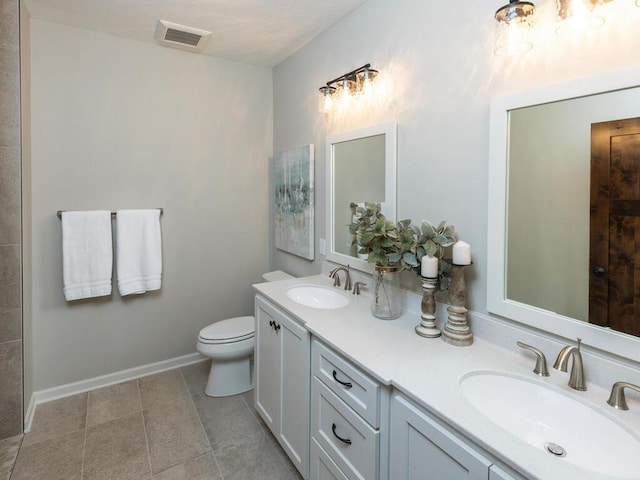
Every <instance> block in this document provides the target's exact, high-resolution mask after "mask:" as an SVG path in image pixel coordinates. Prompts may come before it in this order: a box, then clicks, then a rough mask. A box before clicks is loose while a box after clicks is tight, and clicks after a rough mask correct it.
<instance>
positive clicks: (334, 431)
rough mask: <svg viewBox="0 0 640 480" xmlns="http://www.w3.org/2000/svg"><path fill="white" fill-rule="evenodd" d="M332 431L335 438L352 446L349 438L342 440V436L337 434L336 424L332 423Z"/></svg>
mask: <svg viewBox="0 0 640 480" xmlns="http://www.w3.org/2000/svg"><path fill="white" fill-rule="evenodd" d="M331 431H332V432H333V435H334V437H336V438H337V439H338V440H340V441H341V442H342V443H345V444H347V445H351V440H349V439H348V438H342V437H341V436H340V435H338V434H337V433H336V424H335V423H332V424H331Z"/></svg>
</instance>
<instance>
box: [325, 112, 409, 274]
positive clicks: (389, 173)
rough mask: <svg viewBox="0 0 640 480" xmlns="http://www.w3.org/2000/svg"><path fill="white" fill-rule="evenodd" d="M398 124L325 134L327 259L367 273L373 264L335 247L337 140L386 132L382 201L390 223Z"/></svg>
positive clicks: (394, 214)
mask: <svg viewBox="0 0 640 480" xmlns="http://www.w3.org/2000/svg"><path fill="white" fill-rule="evenodd" d="M396 131H397V125H396V123H395V122H387V123H382V124H379V125H373V126H371V127H367V128H361V129H359V130H353V131H350V132H344V133H334V134H330V135H327V150H326V152H327V177H326V178H327V179H326V184H327V225H326V230H327V244H328V245H327V253H326V258H327V260H329V261H331V262H335V263H339V264H341V265H349V266H350V267H351V268H355V269H356V270H360V271H363V272H367V273H373V265H372V264H370V263H368V262H366V261H365V260H362V259H360V258H356V257H351V256H349V255H345V254H343V253H338V252H336V251H335V248H334V238H333V236H334V235H333V234H334V228H333V222H334V212H333V210H334V198H333V192H334V189H335V180H334V178H333V173H334V161H335V155H334V153H335V148H334V145H335V144H336V143H342V142H347V141H350V140H358V139H360V138H366V137H373V136H375V135H385V162H384V165H385V167H384V170H385V171H384V175H385V180H384V193H385V202H384V205H383V210H382V211H383V213H384V215H385V216H386V217H387V218H388V219H389V220H392V221H393V222H395V221H396V214H397V212H396V164H397V146H396V145H397V138H396V137H397V133H396Z"/></svg>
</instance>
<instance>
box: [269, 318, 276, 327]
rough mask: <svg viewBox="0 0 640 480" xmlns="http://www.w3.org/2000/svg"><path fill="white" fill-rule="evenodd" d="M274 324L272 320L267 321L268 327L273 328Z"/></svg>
mask: <svg viewBox="0 0 640 480" xmlns="http://www.w3.org/2000/svg"><path fill="white" fill-rule="evenodd" d="M275 324H276V322H274V321H273V320H269V326H270V327H271V328H273V326H274V325H275Z"/></svg>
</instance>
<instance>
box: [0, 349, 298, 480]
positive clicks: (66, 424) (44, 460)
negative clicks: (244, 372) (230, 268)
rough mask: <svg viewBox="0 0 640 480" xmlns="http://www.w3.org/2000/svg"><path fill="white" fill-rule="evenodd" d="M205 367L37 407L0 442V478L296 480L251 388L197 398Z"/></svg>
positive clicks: (61, 479) (202, 382)
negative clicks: (27, 422) (27, 424)
mask: <svg viewBox="0 0 640 480" xmlns="http://www.w3.org/2000/svg"><path fill="white" fill-rule="evenodd" d="M208 368H209V363H208V362H201V363H198V364H195V365H190V366H188V367H184V368H180V369H176V370H171V371H168V372H164V373H160V374H157V375H152V376H149V377H143V378H139V379H137V380H132V381H129V382H125V383H121V384H118V385H113V386H110V387H105V388H102V389H99V390H94V391H91V392H88V393H83V394H79V395H74V396H72V397H67V398H64V399H61V400H54V401H52V402H48V403H45V404H42V405H39V406H38V408H37V410H36V414H35V418H34V420H33V424H32V426H31V431H30V432H29V433H27V434H25V435H24V437H23V436H22V435H18V436H17V437H12V438H9V439H6V440H2V441H0V480H9V479H11V480H263V479H264V480H299V479H301V478H302V477H301V476H300V475H299V474H298V472H297V471H296V469H295V467H294V466H293V465H292V464H291V462H290V461H289V459H288V458H287V456H286V455H285V453H284V452H283V451H282V449H281V448H280V446H279V445H278V442H277V441H276V440H275V438H274V437H273V436H272V435H271V433H270V432H269V431H268V429H267V427H266V426H265V425H264V423H263V422H262V420H260V418H259V417H258V415H257V413H256V411H255V409H254V407H253V392H247V393H245V394H242V395H236V396H233V397H225V398H210V397H207V396H206V395H205V394H204V385H205V383H206V381H207V374H208ZM16 456H17V458H16ZM14 460H15V464H14Z"/></svg>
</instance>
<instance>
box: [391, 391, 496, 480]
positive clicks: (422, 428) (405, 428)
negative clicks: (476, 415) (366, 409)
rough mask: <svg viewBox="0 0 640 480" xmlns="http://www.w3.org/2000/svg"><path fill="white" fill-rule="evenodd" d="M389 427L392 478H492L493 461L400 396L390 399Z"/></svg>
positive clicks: (395, 394) (401, 479)
mask: <svg viewBox="0 0 640 480" xmlns="http://www.w3.org/2000/svg"><path fill="white" fill-rule="evenodd" d="M390 424H391V427H390V435H391V441H390V461H389V464H390V474H389V476H390V478H393V479H394V480H418V479H421V480H422V479H424V480H440V479H445V478H446V479H447V480H463V479H464V480H466V479H469V480H487V479H488V478H489V469H490V467H491V464H492V462H491V461H489V460H488V459H487V458H485V457H484V456H483V455H481V454H479V453H478V452H477V451H476V450H475V449H474V448H473V447H472V446H471V445H469V444H468V443H467V442H466V441H465V440H463V439H462V438H460V436H459V435H457V434H455V433H454V432H452V431H450V430H449V429H448V428H446V427H444V426H443V425H441V424H440V423H439V422H437V421H436V420H435V419H433V418H432V417H431V416H430V415H429V414H427V413H426V412H425V411H424V410H422V409H420V408H418V407H416V406H415V405H414V404H413V403H412V402H411V401H410V400H408V399H406V398H405V397H404V396H402V395H401V394H399V393H394V394H393V395H392V398H391V421H390ZM491 478H494V477H491ZM495 478H500V477H495Z"/></svg>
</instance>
